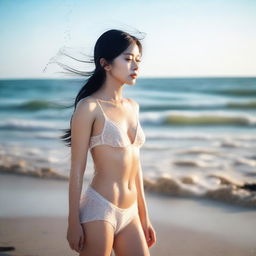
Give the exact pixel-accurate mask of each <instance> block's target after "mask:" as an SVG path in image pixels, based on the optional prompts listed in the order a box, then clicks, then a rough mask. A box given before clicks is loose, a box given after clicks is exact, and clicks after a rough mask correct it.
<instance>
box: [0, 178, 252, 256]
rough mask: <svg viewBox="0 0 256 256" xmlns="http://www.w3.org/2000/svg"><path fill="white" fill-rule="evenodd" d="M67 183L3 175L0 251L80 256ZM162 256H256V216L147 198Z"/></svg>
mask: <svg viewBox="0 0 256 256" xmlns="http://www.w3.org/2000/svg"><path fill="white" fill-rule="evenodd" d="M67 189H68V182H67V181H57V180H47V179H39V178H33V177H26V176H18V175H7V174H1V175H0V205H1V211H0V246H1V247H7V246H13V247H14V248H15V250H13V251H9V252H0V255H1V256H7V255H17V256H18V255H24V256H25V255H26V256H28V255H30V256H32V255H40V256H44V255H54V256H58V255H64V256H65V255H78V253H76V252H75V251H72V250H71V249H70V248H69V245H68V242H67V240H66V230H67V214H68V204H67V201H68V200H67V198H68V197H67V196H68V190H67ZM145 195H146V200H147V205H148V209H149V213H150V219H151V222H152V224H153V226H154V228H155V230H156V234H157V243H156V244H155V245H154V246H153V247H151V248H150V252H151V255H157V256H162V255H165V256H167V255H168V256H187V255H188V256H194V255H195V256H200V255H202V256H203V255H204V256H217V255H218V256H219V255H223V256H224V255H225V256H226V255H232V256H236V255H237V256H238V255H239V256H244V255H248V256H249V255H256V236H255V232H256V231H255V227H256V218H255V217H256V211H255V210H252V209H248V208H242V207H237V206H227V205H225V204H223V203H219V202H214V201H209V200H208V201H206V200H195V199H186V198H175V197H173V198H169V197H163V196H158V195H155V194H151V193H147V192H146V194H145Z"/></svg>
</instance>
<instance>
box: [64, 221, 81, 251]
mask: <svg viewBox="0 0 256 256" xmlns="http://www.w3.org/2000/svg"><path fill="white" fill-rule="evenodd" d="M67 240H68V242H69V246H70V248H71V249H72V250H75V251H77V252H78V253H79V252H81V250H82V249H83V247H84V240H85V235H84V231H83V227H82V225H81V224H80V223H79V222H77V223H75V224H69V225H68V230H67Z"/></svg>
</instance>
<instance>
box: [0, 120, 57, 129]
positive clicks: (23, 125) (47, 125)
mask: <svg viewBox="0 0 256 256" xmlns="http://www.w3.org/2000/svg"><path fill="white" fill-rule="evenodd" d="M10 129H11V130H23V131H36V130H43V131H46V130H49V131H52V130H57V128H56V124H54V123H52V122H47V121H36V120H24V119H9V120H5V121H0V130H10Z"/></svg>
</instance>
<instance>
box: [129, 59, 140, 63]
mask: <svg viewBox="0 0 256 256" xmlns="http://www.w3.org/2000/svg"><path fill="white" fill-rule="evenodd" d="M126 60H132V59H126ZM136 61H137V62H141V60H136Z"/></svg>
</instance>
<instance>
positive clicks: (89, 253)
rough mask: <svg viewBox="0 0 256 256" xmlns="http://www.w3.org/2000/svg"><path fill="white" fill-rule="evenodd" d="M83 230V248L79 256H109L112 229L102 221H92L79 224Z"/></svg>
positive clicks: (112, 235)
mask: <svg viewBox="0 0 256 256" xmlns="http://www.w3.org/2000/svg"><path fill="white" fill-rule="evenodd" d="M81 225H82V226H83V230H84V247H83V250H82V251H81V253H80V254H79V256H110V255H111V251H112V247H113V240H114V228H113V226H112V225H111V224H110V223H109V222H107V221H104V220H94V221H90V222H85V223H82V224H81Z"/></svg>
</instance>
